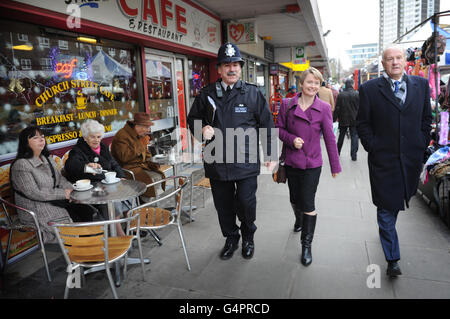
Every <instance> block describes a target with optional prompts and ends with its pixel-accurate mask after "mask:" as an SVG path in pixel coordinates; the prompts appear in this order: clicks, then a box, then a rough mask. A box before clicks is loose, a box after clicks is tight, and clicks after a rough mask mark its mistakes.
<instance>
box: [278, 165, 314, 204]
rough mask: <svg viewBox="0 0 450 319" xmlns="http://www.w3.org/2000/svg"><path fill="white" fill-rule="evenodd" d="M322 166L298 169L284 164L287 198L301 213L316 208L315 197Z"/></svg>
mask: <svg viewBox="0 0 450 319" xmlns="http://www.w3.org/2000/svg"><path fill="white" fill-rule="evenodd" d="M321 172H322V167H321V166H320V167H316V168H307V169H300V168H294V167H291V166H288V165H286V175H287V180H288V187H289V200H290V202H291V203H292V204H295V205H296V206H297V207H298V209H300V211H302V212H303V213H311V212H313V211H315V210H316V206H315V199H316V191H317V186H318V185H319V179H320V173H321Z"/></svg>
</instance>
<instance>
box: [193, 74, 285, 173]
mask: <svg viewBox="0 0 450 319" xmlns="http://www.w3.org/2000/svg"><path fill="white" fill-rule="evenodd" d="M220 93H222V94H223V96H222V97H220ZM208 97H210V98H211V99H212V101H213V103H214V104H215V105H216V111H215V115H214V120H213V121H212V123H211V120H212V117H211V104H212V103H211V101H210V100H209V99H208ZM195 120H197V121H200V122H201V127H197V128H196V129H195V128H194V121H195ZM188 125H189V129H190V130H191V132H192V133H193V134H194V136H195V138H196V139H198V140H200V141H201V140H202V136H201V128H202V127H204V126H206V125H211V126H212V127H213V128H214V131H215V136H214V137H213V139H212V140H211V141H208V142H207V145H206V147H205V152H204V166H205V175H206V177H208V178H211V179H216V180H221V181H233V180H241V179H245V178H248V177H252V176H257V175H259V173H260V161H259V156H260V155H259V146H258V145H259V132H260V130H259V129H260V128H266V129H267V133H266V134H264V135H263V136H261V139H262V146H263V148H264V151H265V152H264V153H265V158H264V160H269V159H270V158H276V154H270V150H271V144H272V143H273V141H271V138H272V139H273V138H274V137H275V139H276V138H277V137H276V136H271V129H272V128H274V124H273V119H272V114H271V112H270V111H269V105H268V103H267V101H266V99H265V98H264V96H263V94H262V93H261V91H260V90H259V89H258V87H257V86H256V85H253V84H250V83H246V82H243V81H241V80H239V81H238V82H236V83H235V85H234V86H233V89H232V90H231V92H230V93H229V94H227V93H226V92H225V90H223V87H222V85H221V83H220V80H219V81H218V82H215V83H211V84H210V85H208V86H206V87H204V88H203V89H202V90H201V92H200V94H199V95H198V96H197V97H196V98H195V100H194V103H193V105H192V108H191V110H190V112H189V115H188ZM227 128H228V129H233V128H234V129H235V130H231V131H230V130H228V131H227ZM239 131H240V132H241V133H239ZM242 132H243V133H244V134H242ZM220 135H222V136H223V138H220V137H221V136H220ZM233 135H235V136H233ZM236 135H240V136H239V137H238V136H236ZM242 135H245V136H244V137H242ZM266 139H267V142H266ZM212 143H215V144H214V145H215V146H214V148H213V147H212V145H210V144H212ZM220 145H222V150H221V147H220ZM266 145H267V148H265V146H266ZM208 147H211V149H213V151H211V152H210V153H211V155H213V157H214V159H216V160H214V161H211V160H208V158H206V156H205V154H206V153H207V148H208ZM231 151H232V152H231ZM274 153H275V152H274ZM232 155H234V156H232ZM270 155H271V157H270Z"/></svg>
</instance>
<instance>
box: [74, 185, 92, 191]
mask: <svg viewBox="0 0 450 319" xmlns="http://www.w3.org/2000/svg"><path fill="white" fill-rule="evenodd" d="M92 187H94V185H92V184H90V185H89V186H88V187H85V188H78V187H77V186H76V185H75V184H74V185H73V188H74V189H75V190H76V191H78V192H84V191H88V190H90V189H91V188H92Z"/></svg>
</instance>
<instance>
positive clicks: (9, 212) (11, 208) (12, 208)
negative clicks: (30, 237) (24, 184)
mask: <svg viewBox="0 0 450 319" xmlns="http://www.w3.org/2000/svg"><path fill="white" fill-rule="evenodd" d="M7 194H11V196H10V195H7ZM0 196H1V197H0V202H1V206H2V210H3V213H4V214H5V217H6V225H5V224H0V227H2V228H5V229H7V230H9V235H8V242H7V244H6V253H5V256H4V260H3V261H2V262H3V267H2V273H4V272H5V271H6V267H7V265H8V259H9V252H10V248H11V242H12V237H13V232H14V230H19V231H34V232H36V237H37V242H38V247H39V249H40V251H41V254H42V259H43V260H44V266H45V271H46V273H47V279H48V281H49V282H51V281H52V277H51V276H50V270H49V267H48V260H47V254H46V252H45V246H44V241H43V239H42V231H41V228H40V227H39V222H38V220H37V217H36V214H35V213H34V212H32V211H31V210H28V209H25V208H23V207H20V206H17V205H15V204H13V203H12V199H13V197H12V193H11V189H10V185H9V183H7V184H4V185H2V186H1V193H0ZM5 198H8V199H10V200H11V201H8V200H6V199H5ZM17 211H22V212H24V213H27V214H28V215H30V216H31V218H32V221H33V224H32V225H22V224H21V223H20V220H19V217H18V215H17ZM30 251H31V249H30ZM33 251H34V250H33ZM26 255H27V254H25V255H23V257H25V256H26ZM19 259H21V258H19ZM19 259H17V260H19Z"/></svg>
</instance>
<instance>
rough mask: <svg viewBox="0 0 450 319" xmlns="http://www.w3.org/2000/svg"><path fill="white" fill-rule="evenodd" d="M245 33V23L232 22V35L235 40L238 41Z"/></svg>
mask: <svg viewBox="0 0 450 319" xmlns="http://www.w3.org/2000/svg"><path fill="white" fill-rule="evenodd" d="M243 35H244V25H243V24H232V25H230V36H231V38H233V40H234V41H236V42H238V41H239V39H240V38H242V36H243Z"/></svg>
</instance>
